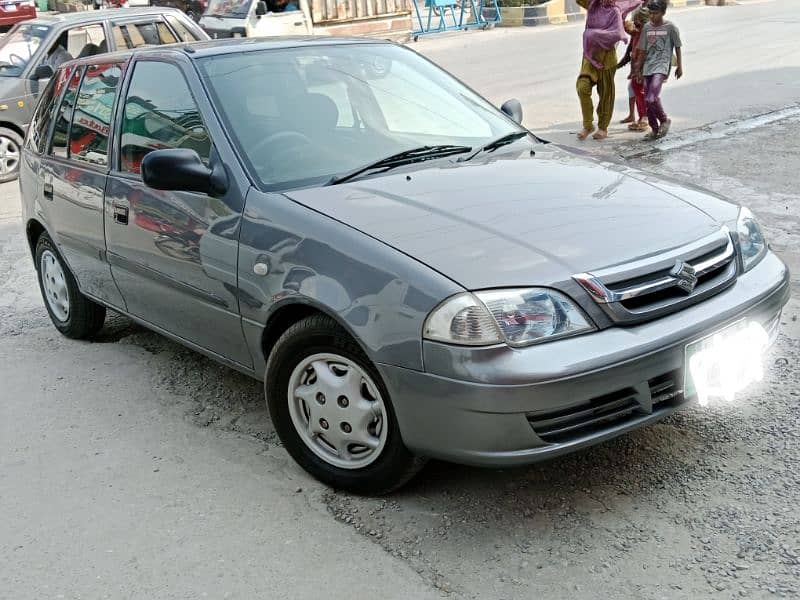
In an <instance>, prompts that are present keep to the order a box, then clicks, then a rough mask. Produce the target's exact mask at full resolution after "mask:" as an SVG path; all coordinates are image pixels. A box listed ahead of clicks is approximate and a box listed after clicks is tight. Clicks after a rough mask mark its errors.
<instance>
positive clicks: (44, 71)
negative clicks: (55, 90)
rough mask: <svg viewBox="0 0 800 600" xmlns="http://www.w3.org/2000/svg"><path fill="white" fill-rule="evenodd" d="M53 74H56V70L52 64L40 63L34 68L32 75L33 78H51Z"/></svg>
mask: <svg viewBox="0 0 800 600" xmlns="http://www.w3.org/2000/svg"><path fill="white" fill-rule="evenodd" d="M53 75H55V71H54V70H53V67H52V66H50V65H39V66H38V67H36V68H35V69H34V70H33V74H32V75H31V79H36V80H39V79H50V78H51V77H52V76H53Z"/></svg>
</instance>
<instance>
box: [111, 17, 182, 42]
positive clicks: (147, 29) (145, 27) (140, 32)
mask: <svg viewBox="0 0 800 600" xmlns="http://www.w3.org/2000/svg"><path fill="white" fill-rule="evenodd" d="M113 31H114V41H115V42H116V44H117V47H118V48H140V47H142V46H160V45H161V44H174V43H176V42H177V41H178V40H177V39H176V38H175V35H174V34H173V33H172V32H171V31H170V30H169V27H167V26H166V24H165V23H164V22H162V21H157V22H150V23H128V24H126V25H114V28H113Z"/></svg>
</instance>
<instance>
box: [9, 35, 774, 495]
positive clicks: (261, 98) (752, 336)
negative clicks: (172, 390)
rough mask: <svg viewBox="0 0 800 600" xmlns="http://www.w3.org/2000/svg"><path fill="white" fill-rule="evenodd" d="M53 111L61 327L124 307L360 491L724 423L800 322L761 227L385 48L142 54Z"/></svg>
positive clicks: (222, 46)
mask: <svg viewBox="0 0 800 600" xmlns="http://www.w3.org/2000/svg"><path fill="white" fill-rule="evenodd" d="M164 82H170V85H164ZM43 98H44V99H43V101H42V103H40V105H39V107H38V109H37V112H36V115H35V116H34V120H33V124H32V126H31V128H30V133H29V135H28V138H27V140H26V144H25V151H24V153H25V156H24V160H23V161H22V172H21V178H20V185H21V188H22V197H23V199H24V207H23V217H24V222H25V226H26V232H27V236H28V241H29V243H30V248H31V252H32V254H33V256H34V260H35V264H36V268H37V271H38V273H39V282H40V285H41V289H42V294H43V297H44V299H45V305H46V307H47V309H48V311H49V313H50V316H51V318H52V321H53V323H54V325H55V326H56V328H58V329H59V330H60V331H61V332H62V333H64V334H65V335H67V336H70V337H76V338H87V337H88V338H90V337H91V336H92V335H93V334H94V333H96V332H97V331H98V330H99V329H100V328H101V327H102V326H103V320H104V317H105V310H106V307H108V308H111V309H113V310H115V311H118V312H120V313H123V314H126V315H129V316H130V317H131V318H132V319H134V320H136V321H137V322H139V323H142V324H144V325H145V326H147V327H150V328H152V329H153V330H155V331H157V332H160V333H162V334H164V335H167V336H169V337H171V338H173V339H176V340H178V341H179V342H181V343H183V344H186V345H187V346H189V347H191V348H194V349H196V350H198V351H200V352H203V353H205V354H207V355H209V356H211V357H213V358H214V359H216V360H219V361H221V362H223V363H225V364H227V365H230V366H231V367H233V368H236V369H238V370H240V371H242V372H244V373H247V374H248V375H251V376H253V377H256V378H259V379H262V380H263V381H264V383H265V391H266V397H267V402H268V405H269V410H270V414H271V416H272V420H273V423H274V425H275V428H276V430H277V432H278V434H279V435H280V438H281V440H282V441H283V443H284V445H285V447H286V449H287V450H288V451H289V452H290V453H291V455H292V456H293V457H294V458H295V459H296V460H297V462H298V463H299V464H300V465H301V466H302V467H303V468H304V469H306V470H307V471H308V472H309V473H311V474H312V475H314V476H315V477H317V478H319V479H320V480H321V481H324V482H325V483H327V484H329V485H331V486H334V487H337V488H343V489H347V490H351V491H354V492H358V493H369V494H380V493H386V492H388V491H391V490H393V489H396V488H397V487H398V486H400V485H402V484H403V483H404V482H405V481H407V480H408V479H409V478H410V477H411V476H413V474H414V473H415V472H416V471H417V470H418V469H419V468H420V466H421V465H422V464H423V463H424V459H425V458H426V457H435V458H439V459H444V460H449V461H455V462H460V463H466V464H472V465H484V466H510V465H522V464H526V463H530V462H533V461H537V460H541V459H544V458H547V457H551V456H555V455H558V454H561V453H564V452H570V451H573V450H577V449H579V448H584V447H586V446H589V445H591V444H595V443H598V442H600V441H602V440H605V439H608V438H611V437H613V436H617V435H620V434H622V433H624V432H626V431H630V430H631V429H634V428H636V427H641V426H643V425H646V424H648V423H652V422H654V421H656V420H657V419H660V418H662V417H664V416H666V415H668V414H670V413H672V412H673V411H675V410H676V409H678V408H679V407H681V406H683V405H685V404H686V403H688V402H690V401H693V400H695V399H696V400H697V401H699V402H700V403H701V404H705V403H707V402H709V401H718V399H727V400H731V399H732V398H733V397H735V396H736V394H737V393H739V392H740V391H741V390H743V389H744V388H745V387H746V386H747V385H748V384H750V383H751V382H753V381H756V380H758V379H760V378H761V377H762V375H763V373H762V372H761V369H760V364H761V356H762V355H763V353H764V351H765V350H766V348H767V347H768V346H769V344H770V343H771V342H772V341H773V340H774V337H775V335H776V332H777V327H778V322H779V316H780V313H781V309H782V307H783V305H784V304H785V303H786V301H787V299H788V296H789V284H788V282H789V273H788V270H787V268H786V267H785V266H784V264H783V263H782V262H781V260H780V259H779V258H778V257H777V256H776V255H775V254H773V253H772V252H771V251H770V249H769V247H768V245H767V243H766V242H765V240H764V237H763V235H762V232H761V229H760V227H759V225H758V222H757V220H756V219H755V217H754V216H753V215H752V214H751V213H750V212H749V211H748V210H747V209H746V208H740V207H739V206H736V205H734V204H732V203H730V202H728V201H726V200H724V199H722V198H719V197H717V196H714V195H712V194H710V193H708V192H704V191H702V190H698V189H694V188H688V187H685V186H681V185H678V184H676V183H674V182H671V181H666V180H663V179H659V178H656V177H654V176H651V175H648V174H646V173H641V172H637V171H633V170H630V169H628V168H626V167H624V166H620V165H615V164H603V163H599V162H596V161H592V160H588V159H586V158H580V157H577V156H575V155H573V154H570V153H569V152H567V151H564V150H562V149H560V148H556V147H554V146H553V145H551V144H547V143H544V142H543V141H542V140H540V139H539V138H537V137H536V136H535V135H533V134H532V133H530V132H529V131H527V130H525V129H524V128H523V127H521V126H520V125H519V122H520V121H521V111H520V107H519V103H517V102H514V101H509V102H508V103H506V104H505V105H504V107H503V110H502V111H500V110H497V109H496V108H494V107H493V106H491V105H490V104H489V103H488V102H487V101H486V100H484V99H483V98H481V97H480V96H479V95H478V94H476V93H475V92H473V91H471V90H470V89H468V88H467V87H465V86H464V85H463V84H461V83H460V82H458V81H457V80H455V79H454V78H452V77H451V76H450V75H448V74H447V73H445V72H443V71H442V70H441V69H439V68H438V67H436V66H435V65H433V64H431V63H430V62H428V61H427V60H425V59H423V58H421V57H420V56H418V55H417V54H415V53H414V52H412V51H410V50H408V49H406V48H403V47H400V46H396V45H393V44H390V43H383V42H377V41H365V40H346V39H325V40H319V39H317V40H308V39H275V40H255V39H254V40H232V41H226V42H205V43H197V44H190V45H185V46H177V47H176V46H173V47H162V48H147V49H140V50H136V51H134V52H132V53H128V54H124V55H119V54H118V55H113V56H109V57H106V58H101V59H93V58H92V59H84V60H81V61H77V62H74V63H70V64H68V65H66V66H64V67H62V69H60V70H59V73H58V74H57V75H56V77H54V81H53V83H51V85H50V86H49V87H48V89H47V90H46V91H45V93H44V95H43ZM101 106H106V107H108V110H98V107H101ZM103 119H104V120H103ZM112 392H113V390H112Z"/></svg>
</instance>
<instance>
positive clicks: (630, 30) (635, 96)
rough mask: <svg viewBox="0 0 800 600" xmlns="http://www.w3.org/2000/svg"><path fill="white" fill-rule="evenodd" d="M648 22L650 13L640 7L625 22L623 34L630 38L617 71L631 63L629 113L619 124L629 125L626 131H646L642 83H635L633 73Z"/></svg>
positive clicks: (645, 106)
mask: <svg viewBox="0 0 800 600" xmlns="http://www.w3.org/2000/svg"><path fill="white" fill-rule="evenodd" d="M649 20H650V11H649V10H648V8H647V7H646V6H640V7H639V8H637V9H636V10H635V11H633V19H632V20H631V21H626V22H625V32H626V33H627V34H628V35H630V36H631V39H630V41H629V42H628V48H627V50H625V56H623V57H622V60H621V61H619V64H618V65H617V69H621V68H622V67H624V66H625V65H627V64H628V63H631V72H630V74H629V75H628V106H629V110H630V112H629V113H628V116H627V117H626V118H624V119H623V120H622V121H620V123H623V124H624V123H630V125H628V129H630V130H631V131H647V128H648V125H647V105H646V104H645V101H644V83H643V82H641V81H637V79H636V76H635V75H636V73H635V69H634V67H635V65H636V60H635V57H636V55H637V53H638V52H639V50H638V46H639V38H640V37H641V35H642V29H643V28H644V26H645V25H646V24H647V22H648V21H649ZM634 107H635V108H636V112H638V114H639V120H638V121H637V120H636V115H635V114H634Z"/></svg>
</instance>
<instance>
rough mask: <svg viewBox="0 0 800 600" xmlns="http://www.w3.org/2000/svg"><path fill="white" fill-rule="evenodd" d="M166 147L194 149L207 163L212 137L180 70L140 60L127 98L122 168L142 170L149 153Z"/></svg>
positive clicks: (136, 171) (123, 130)
mask: <svg viewBox="0 0 800 600" xmlns="http://www.w3.org/2000/svg"><path fill="white" fill-rule="evenodd" d="M162 148H190V149H192V150H195V151H196V152H197V154H199V155H200V158H201V159H203V160H204V161H206V162H207V161H208V158H209V154H210V152H211V140H210V139H209V136H208V131H207V130H206V127H205V125H204V124H203V119H202V117H201V116H200V110H199V109H198V108H197V104H196V103H195V101H194V98H192V94H191V92H190V91H189V85H188V84H187V83H186V80H185V79H184V77H183V74H182V73H181V71H180V69H178V67H176V66H175V65H172V64H169V63H164V62H139V63H136V67H135V69H134V71H133V76H132V77H131V83H130V86H129V87H128V95H127V97H126V98H125V109H124V115H123V123H122V133H121V141H120V155H121V165H120V168H121V170H122V171H126V172H128V173H139V171H140V168H141V163H142V159H143V158H144V157H145V156H146V155H147V153H148V152H150V151H152V150H157V149H162Z"/></svg>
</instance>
